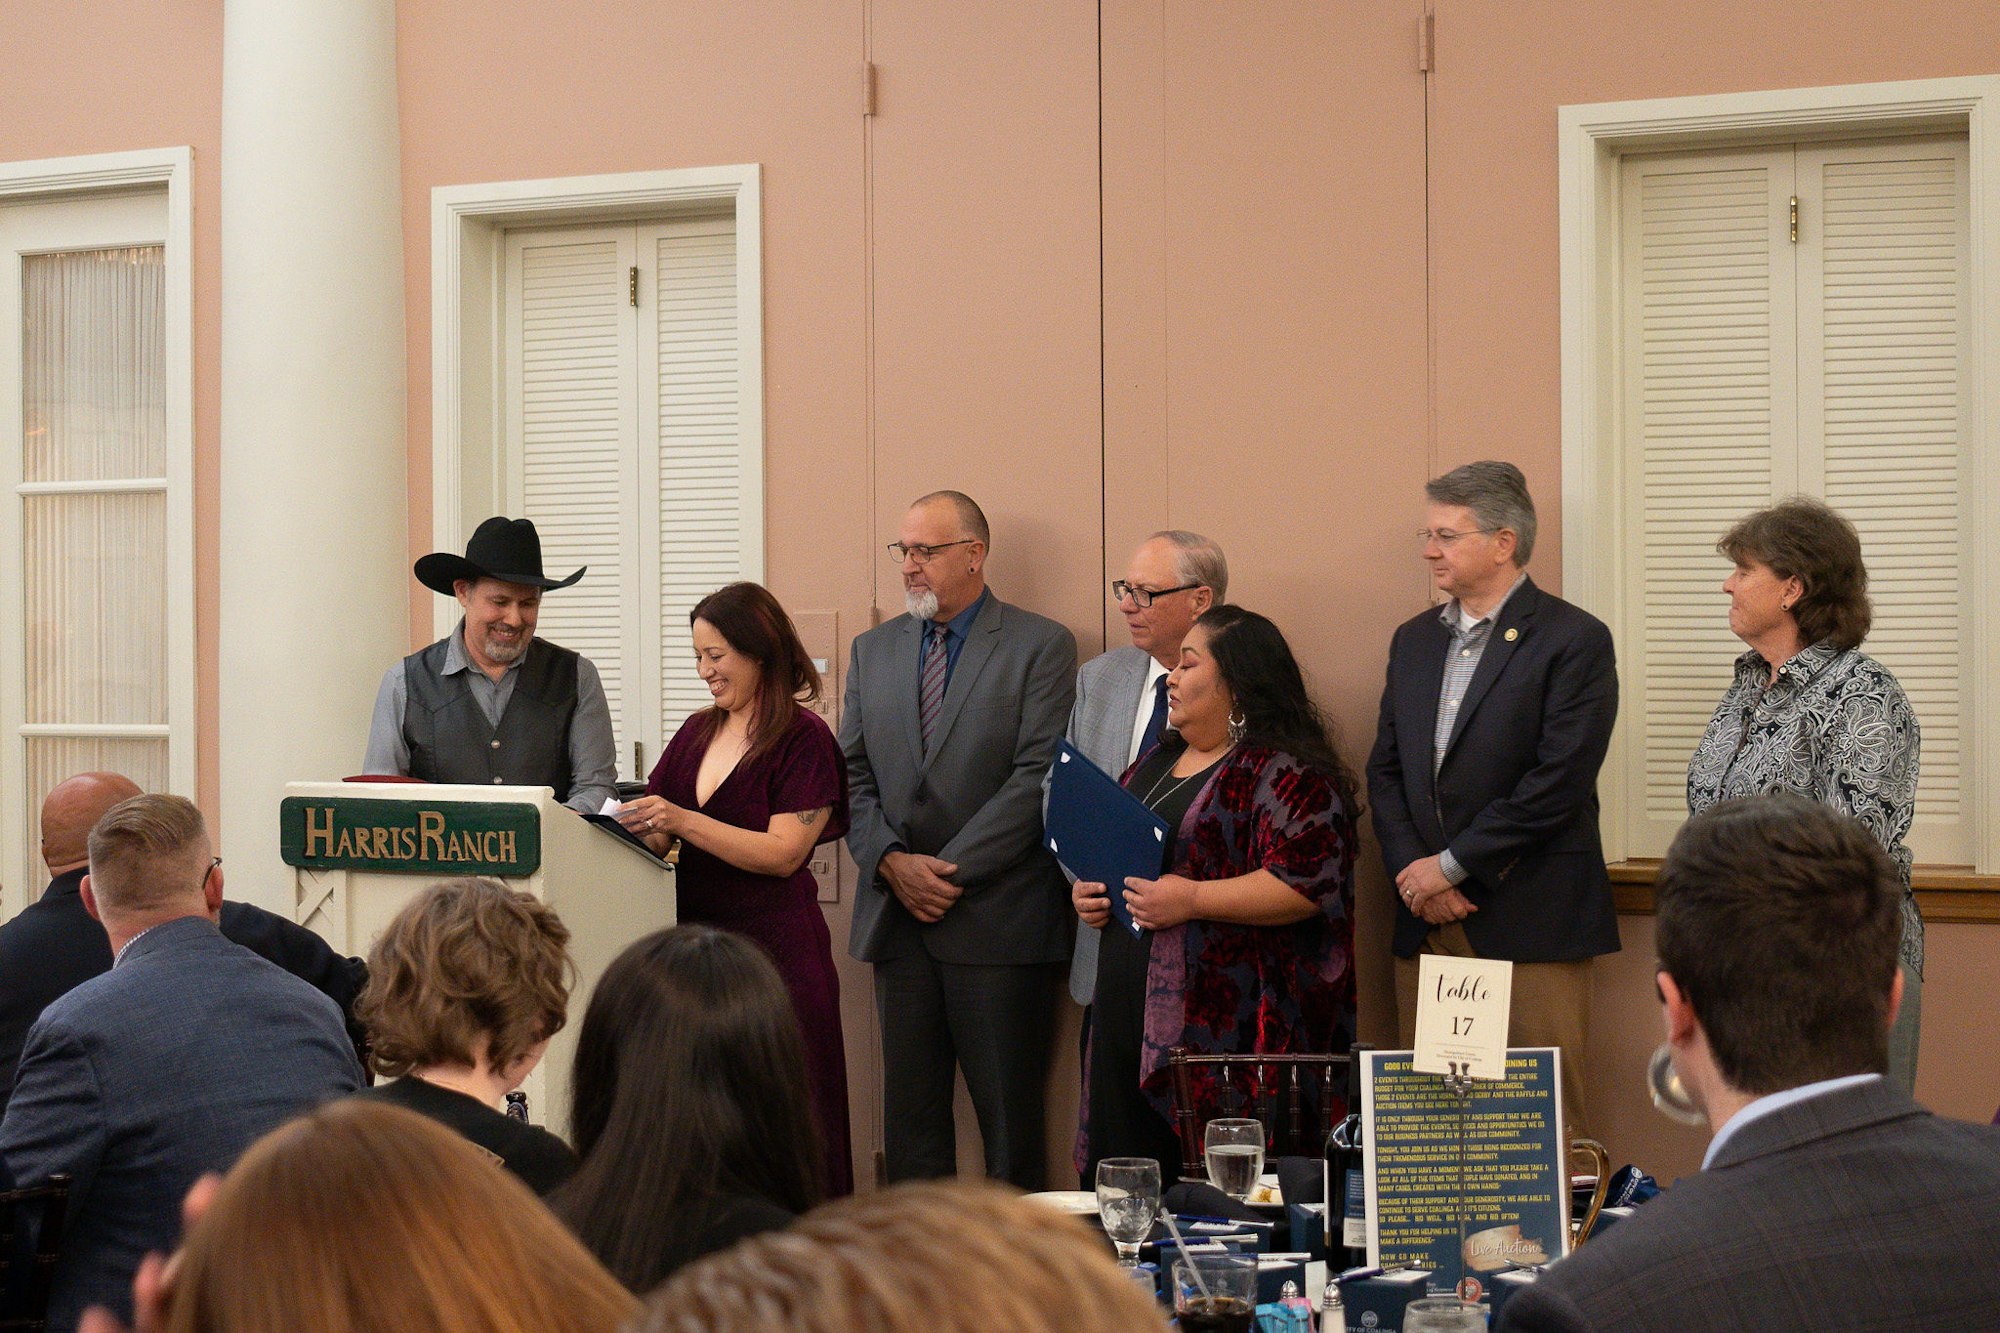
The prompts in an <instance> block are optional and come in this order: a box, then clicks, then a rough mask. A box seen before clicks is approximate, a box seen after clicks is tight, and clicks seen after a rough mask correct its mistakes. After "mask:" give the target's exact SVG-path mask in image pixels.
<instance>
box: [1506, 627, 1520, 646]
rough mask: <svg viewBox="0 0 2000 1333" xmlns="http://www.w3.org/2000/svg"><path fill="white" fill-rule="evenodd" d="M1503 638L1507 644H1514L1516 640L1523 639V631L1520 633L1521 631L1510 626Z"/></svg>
mask: <svg viewBox="0 0 2000 1333" xmlns="http://www.w3.org/2000/svg"><path fill="white" fill-rule="evenodd" d="M1501 637H1502V638H1504V639H1506V640H1507V642H1509V643H1512V642H1514V640H1516V639H1518V638H1520V637H1521V631H1520V630H1517V629H1515V628H1513V627H1512V626H1511V625H1510V626H1509V627H1508V629H1507V632H1506V634H1504V635H1502V636H1501Z"/></svg>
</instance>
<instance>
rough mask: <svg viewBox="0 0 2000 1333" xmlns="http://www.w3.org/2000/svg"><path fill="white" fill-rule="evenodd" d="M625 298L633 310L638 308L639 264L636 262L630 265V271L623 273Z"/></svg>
mask: <svg viewBox="0 0 2000 1333" xmlns="http://www.w3.org/2000/svg"><path fill="white" fill-rule="evenodd" d="M625 299H626V300H628V301H630V302H631V303H632V308H633V309H634V310H636V309H638V308H639V266H638V265H637V264H634V265H632V268H631V271H630V272H628V273H627V274H626V275H625Z"/></svg>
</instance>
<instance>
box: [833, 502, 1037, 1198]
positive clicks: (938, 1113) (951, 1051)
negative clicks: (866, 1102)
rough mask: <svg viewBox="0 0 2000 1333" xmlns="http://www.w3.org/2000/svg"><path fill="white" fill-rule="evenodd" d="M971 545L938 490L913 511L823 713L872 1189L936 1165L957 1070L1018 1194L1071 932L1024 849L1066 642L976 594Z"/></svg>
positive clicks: (973, 526) (1032, 834) (993, 1157)
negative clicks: (834, 704) (897, 589)
mask: <svg viewBox="0 0 2000 1333" xmlns="http://www.w3.org/2000/svg"><path fill="white" fill-rule="evenodd" d="M990 540H991V538H990V534H989V532H988V529H987V524H986V516H985V515H984V514H983V513H981V512H980V509H979V506H978V505H976V504H974V503H973V502H972V501H971V500H969V499H968V498H966V497H965V496H963V495H961V494H959V493H958V492H956V491H939V492H936V493H935V494H932V495H927V496H925V497H924V498H922V499H921V500H918V501H917V502H916V503H915V504H914V505H912V506H911V507H910V510H909V512H908V513H907V514H905V515H904V517H903V522H902V527H901V529H900V535H899V538H898V540H897V541H895V542H892V543H891V544H890V547H889V552H890V555H891V557H892V558H893V559H895V560H896V561H898V562H899V563H900V564H901V566H902V572H903V590H904V598H905V602H906V604H907V607H908V614H906V615H901V616H897V617H896V618H895V619H894V620H891V621H888V622H886V623H885V624H882V625H878V626H877V627H875V628H874V629H872V630H869V631H868V632H867V633H866V634H863V635H861V636H859V637H858V638H856V639H855V641H854V656H853V662H852V665H851V666H850V667H849V668H848V673H847V689H846V694H845V699H844V702H843V704H842V709H841V720H840V744H841V749H842V750H843V751H844V752H845V753H846V756H847V775H848V783H849V788H850V801H851V809H852V815H851V824H850V826H849V829H848V834H847V845H848V850H849V851H851V852H852V853H853V855H854V863H855V865H856V867H857V868H858V871H859V875H858V884H859V888H858V889H857V892H856V897H855V903H854V927H853V934H852V936H851V937H850V939H849V941H848V948H849V951H850V952H852V953H853V955H854V956H855V957H856V958H858V959H860V960H861V961H863V962H866V963H873V964H874V965H875V1007H876V1011H877V1014H878V1016H879V1018H880V1021H881V1024H882V1084H883V1088H882V1101H883V1122H884V1131H883V1140H884V1147H885V1156H886V1158H887V1165H888V1175H889V1179H890V1180H891V1181H897V1180H909V1179H920V1178H925V1177H934V1176H948V1175H950V1174H952V1173H953V1171H954V1170H955V1169H956V1164H957V1146H956V1145H957V1139H956V1134H955V1131H954V1127H953V1124H952V1074H953V1070H954V1068H957V1069H961V1070H963V1071H964V1074H965V1083H966V1087H967V1089H968V1090H969V1091H970V1092H971V1094H972V1105H973V1109H974V1111H975V1112H976V1113H977V1114H978V1117H979V1132H980V1136H981V1138H982V1139H983V1140H984V1142H985V1147H986V1171H987V1174H988V1175H990V1176H993V1177H996V1178H998V1179H1001V1180H1006V1181H1009V1182H1011V1183H1013V1184H1015V1185H1018V1186H1020V1187H1021V1188H1023V1189H1031V1190H1032V1189H1040V1188H1041V1187H1042V1182H1043V1177H1044V1174H1045V1148H1044V1144H1043V1121H1044V1114H1043V1082H1044V1080H1045V1078H1046V1076H1047V1072H1048V1055H1049V1034H1050V1030H1051V1028H1052V1027H1053V1026H1054V1010H1055V985H1056V974H1055V969H1056V966H1057V965H1059V964H1061V963H1063V962H1065V961H1066V960H1067V959H1068V958H1069V953H1070V940H1071V935H1072V931H1071V928H1070V922H1071V921H1072V920H1073V919H1074V916H1073V914H1072V912H1071V911H1070V907H1069V894H1068V890H1067V888H1066V886H1065V885H1064V882H1063V877H1062V873H1061V871H1059V870H1058V869H1057V868H1056V863H1055V860H1054V858H1053V857H1051V856H1050V855H1049V854H1048V852H1046V851H1045V850H1043V848H1042V807H1041V797H1042V775H1043V774H1044V773H1046V772H1047V771H1048V767H1049V764H1050V763H1051V762H1052V760H1053V758H1054V755H1055V749H1056V745H1057V743H1058V742H1059V741H1060V740H1061V738H1062V732H1063V724H1064V722H1065V721H1066V720H1067V719H1068V717H1069V706H1070V700H1071V698H1072V697H1073V693H1074V692H1073V690H1072V688H1071V672H1072V671H1073V670H1074V669H1075V666H1076V639H1075V636H1073V635H1072V634H1071V633H1070V632H1069V631H1068V630H1066V629H1064V628H1063V627H1062V626H1061V625H1058V624H1056V623H1055V622H1054V621H1052V620H1048V619H1045V618H1044V617H1041V616H1038V615H1034V614H1032V613H1030V612H1027V611H1023V610H1021V609H1020V608H1019V607H1014V606H1009V605H1007V604H1006V603H1004V602H1002V601H1001V600H1000V599H999V598H997V597H995V596H994V595H993V594H992V592H991V591H990V590H989V589H988V588H987V586H986V578H985V567H986V552H987V548H988V544H989V542H990Z"/></svg>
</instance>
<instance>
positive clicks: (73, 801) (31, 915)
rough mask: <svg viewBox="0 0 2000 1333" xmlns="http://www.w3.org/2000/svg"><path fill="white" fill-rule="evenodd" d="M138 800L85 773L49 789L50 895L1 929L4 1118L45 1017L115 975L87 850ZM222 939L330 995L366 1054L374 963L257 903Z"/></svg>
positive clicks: (124, 781) (133, 786)
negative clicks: (31, 1032) (101, 828)
mask: <svg viewBox="0 0 2000 1333" xmlns="http://www.w3.org/2000/svg"><path fill="white" fill-rule="evenodd" d="M137 795H139V786H138V784H137V783H135V782H133V781H132V780H131V779H130V778H128V777H125V776H124V775H123V774H119V773H78V774H76V775H75V776H73V777H68V778H64V779H63V780H62V781H61V782H58V783H57V784H56V785H55V786H53V787H51V788H49V794H48V795H47V796H46V797H45V798H44V799H43V801H42V860H43V861H44V862H45V863H46V864H47V865H48V868H49V885H48V888H46V889H44V890H43V891H42V896H41V897H40V898H39V899H38V900H36V901H35V902H33V903H30V904H29V905H28V907H27V909H26V910H25V911H23V912H22V913H21V914H20V915H19V916H16V917H15V918H14V919H13V920H12V921H9V922H7V923H6V924H5V925H0V1115H5V1114H6V1112H7V1098H8V1095H9V1094H10V1093H11V1092H12V1091H13V1088H14V1066H15V1065H16V1064H18V1063H19V1062H20V1059H21V1046H22V1044H23V1043H25V1042H26V1041H27V1039H28V1029H29V1028H31V1027H33V1026H34V1023H35V1020H36V1019H38V1018H40V1017H41V1016H42V1010H44V1009H46V1008H48V1007H49V1005H50V1004H51V1003H53V1002H54V1001H55V1000H56V999H57V998H59V997H60V996H63V995H67V994H68V993H69V992H71V991H72V990H75V989H76V988H77V987H78V986H81V985H82V984H83V983H84V982H86V981H88V980H90V979H91V978H92V977H95V976H101V975H103V974H104V973H106V972H109V971H110V970H111V944H110V941H109V940H107V939H106V938H105V935H104V927H103V926H101V925H99V924H98V923H97V922H96V921H94V920H92V919H91V916H90V913H89V912H87V911H85V910H84V906H83V894H82V892H81V889H82V885H83V872H84V871H85V870H87V869H89V868H90V856H89V852H88V851H87V850H86V847H85V843H86V840H87V839H88V838H89V837H90V829H91V826H92V825H93V824H95V823H96V822H97V821H98V820H99V819H101V818H103V816H104V812H105V811H107V810H109V809H110V808H111V807H112V806H114V805H116V804H118V803H119V802H120V801H124V800H129V799H131V798H132V797H134V796H137ZM222 933H223V934H224V935H225V936H227V937H228V938H230V939H232V940H235V941H236V942H237V943H238V944H240V945H242V946H243V947H244V948H246V949H250V950H252V951H253V952H255V953H259V954H262V955H263V956H264V957H266V958H268V959H270V960H271V961H272V962H274V963H276V964H277V965H278V966H279V967H282V968H284V969H285V971H287V972H290V973H291V974H292V975H293V976H295V977H301V978H303V979H304V980H306V981H309V982H311V983H312V984H313V985H314V986H316V987H318V988H319V989H320V990H323V991H325V992H326V994H327V996H328V998H330V999H332V1001H333V1002H334V1003H335V1004H337V1005H339V1006H340V1012H341V1013H342V1014H343V1015H345V1016H346V1018H347V1032H348V1036H350V1037H351V1038H353V1039H354V1042H355V1046H356V1049H357V1050H358V1049H359V1048H360V1046H361V1043H362V1040H363V1034H362V1031H361V1029H360V1027H359V1025H357V1024H356V1023H355V1022H354V1021H353V1014H354V998H355V996H357V995H359V994H360V993H361V987H362V985H363V984H364V983H365V982H366V981H367V980H368V965H367V964H366V963H364V962H362V961H361V960H360V959H359V958H343V957H341V956H340V955H339V954H337V953H335V952H334V951H333V950H332V949H331V948H330V947H328V945H327V942H326V941H325V940H323V939H321V938H320V937H319V936H318V935H315V934H314V933H313V932H312V931H310V930H307V929H306V928H305V927H304V926H300V925H295V924H293V923H292V922H291V921H288V920H287V919H285V918H284V917H282V916H279V915H278V914H277V913H275V912H267V911H265V910H264V909H263V908H261V907H256V906H253V905H251V904H250V903H239V902H225V903H223V904H222Z"/></svg>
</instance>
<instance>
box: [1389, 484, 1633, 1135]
mask: <svg viewBox="0 0 2000 1333" xmlns="http://www.w3.org/2000/svg"><path fill="white" fill-rule="evenodd" d="M1424 491H1425V495H1426V497H1427V498H1428V500H1429V504H1428V506H1427V508H1426V510H1425V513H1426V524H1427V526H1426V527H1425V529H1424V532H1423V540H1424V558H1425V559H1426V560H1428V561H1429V562H1430V565H1431V570H1432V577H1433V578H1434V580H1435V581H1436V584H1437V587H1438V589H1439V591H1441V592H1443V593H1444V594H1445V595H1446V596H1447V597H1449V598H1450V601H1449V602H1448V603H1447V604H1446V605H1445V606H1444V607H1443V608H1442V609H1440V610H1430V611H1425V612H1423V613H1422V614H1420V615H1417V616H1415V617H1413V618H1412V619H1410V620H1408V621H1406V622H1405V623H1404V624H1403V625H1402V626H1401V627H1400V628H1398V629H1397V631H1396V635H1395V638H1394V640H1393V641H1392V642H1391V645H1390V648H1389V672H1388V681H1387V684H1386V685H1385V686H1384V688H1383V691H1382V711H1381V717H1380V720H1379V722H1378V723H1377V727H1376V732H1375V749H1374V752H1373V753H1372V754H1371V755H1370V756H1369V759H1368V795H1369V802H1370V804H1371V805H1372V806H1373V807H1374V810H1373V814H1374V822H1375V835H1376V837H1377V839H1378V840H1379V841H1380V842H1381V844H1382V860H1383V863H1384V864H1385V865H1386V867H1387V868H1388V871H1389V874H1390V875H1391V876H1392V877H1393V878H1394V879H1395V881H1396V893H1397V905H1396V930H1395V938H1394V944H1393V947H1394V949H1395V953H1396V1009H1397V1017H1398V1020H1399V1023H1400V1027H1401V1035H1402V1041H1403V1044H1404V1045H1405V1046H1409V1045H1412V1044H1413V1043H1414V1042H1415V1039H1416V1022H1417V1012H1416V999H1417V975H1418V965H1417V958H1418V955H1419V954H1422V953H1442V954H1455V955H1459V956H1469V957H1478V958H1504V959H1508V960H1510V961H1511V962H1513V963H1514V988H1513V1004H1512V1011H1511V1020H1510V1023H1509V1028H1508V1042H1509V1044H1510V1045H1514V1046H1555V1047H1558V1048H1559V1049H1560V1050H1561V1051H1562V1084H1563V1111H1564V1119H1565V1122H1566V1129H1567V1131H1568V1132H1569V1133H1570V1134H1572V1135H1576V1134H1582V1133H1584V1132H1585V1125H1584V1105H1583V1073H1584V1071H1583V1046H1584V1039H1585V1035H1586V1032H1587V1029H1588V1024H1587V1014H1588V1009H1589V1003H1590V960H1591V959H1592V958H1594V957H1596V956H1597V955H1599V954H1607V953H1615V952H1617V950H1618V919H1617V916H1616V914H1615V912H1614V911H1613V908H1612V902H1611V880H1610V877H1609V876H1608V875H1607V874H1606V873H1605V868H1604V848H1603V845H1602V843H1601V841H1600V839H1599V836H1598V830H1597V771H1598V769H1599V768H1600V767H1602V766H1603V763H1604V752H1605V750H1606V749H1607V748H1608V747H1609V745H1610V743H1611V727H1612V723H1613V722H1614V721H1616V719H1617V716H1618V672H1617V667H1616V664H1615V661H1614V657H1613V653H1612V648H1611V633H1610V631H1609V630H1607V629H1606V628H1605V627H1604V624H1603V622H1602V621H1600V620H1598V619H1597V618H1596V617H1594V616H1591V615H1589V614H1588V613H1586V612H1584V611H1581V610H1579V609H1577V608H1576V607H1574V606H1571V605H1570V604H1569V603H1568V602H1565V601H1563V600H1562V599H1561V598H1560V597H1554V596H1551V595H1550V594H1548V593H1545V592H1543V591H1542V590H1541V589H1540V588H1537V587H1536V586H1535V582H1534V580H1533V579H1531V578H1529V577H1528V575H1527V570H1526V566H1527V563H1528V557H1529V556H1530V555H1531V554H1533V552H1534V546H1535V502H1534V501H1533V500H1532V499H1531V498H1530V497H1529V495H1528V485H1527V481H1526V479H1525V478H1524V477H1522V475H1521V470H1520V469H1519V468H1517V467H1515V466H1514V465H1513V464H1511V463H1499V462H1481V463H1468V464H1466V465H1465V466H1464V467H1461V468H1457V469H1455V470H1453V471H1451V472H1448V473H1446V474H1445V475H1444V476H1442V477H1439V478H1437V479H1436V480H1434V481H1432V482H1430V483H1429V484H1428V485H1427V486H1426V487H1425V488H1424Z"/></svg>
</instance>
